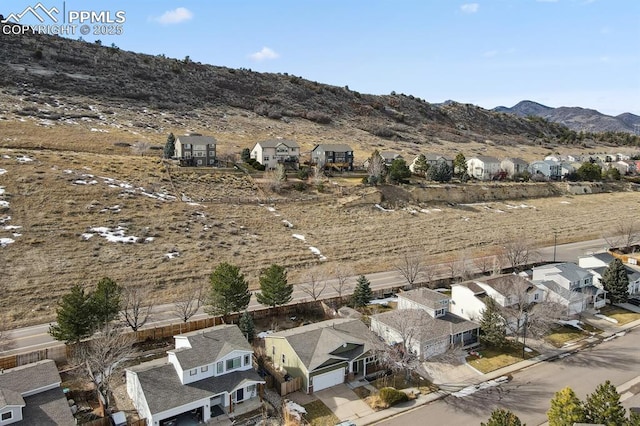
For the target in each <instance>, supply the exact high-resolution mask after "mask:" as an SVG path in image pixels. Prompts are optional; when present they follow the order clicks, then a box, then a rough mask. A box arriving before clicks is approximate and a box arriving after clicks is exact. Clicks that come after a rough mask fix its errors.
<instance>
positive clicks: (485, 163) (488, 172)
mask: <svg viewBox="0 0 640 426" xmlns="http://www.w3.org/2000/svg"><path fill="white" fill-rule="evenodd" d="M467 173H468V174H469V176H471V177H472V178H476V179H479V180H491V179H493V178H494V176H496V175H498V174H499V173H500V160H498V159H497V158H495V157H489V156H486V155H478V156H476V157H472V158H470V159H468V160H467Z"/></svg>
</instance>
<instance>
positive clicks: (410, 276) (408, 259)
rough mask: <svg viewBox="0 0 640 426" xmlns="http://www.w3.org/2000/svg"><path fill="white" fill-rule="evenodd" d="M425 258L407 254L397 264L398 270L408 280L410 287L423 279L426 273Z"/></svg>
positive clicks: (415, 254) (416, 254)
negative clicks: (423, 259)
mask: <svg viewBox="0 0 640 426" xmlns="http://www.w3.org/2000/svg"><path fill="white" fill-rule="evenodd" d="M422 258H423V256H422V255H420V254H418V253H405V254H404V255H403V256H402V257H401V258H400V260H398V261H397V262H396V264H395V267H396V269H397V270H398V272H400V274H401V275H402V276H403V277H404V279H405V280H407V283H408V284H409V287H411V288H413V285H414V284H415V283H416V282H417V281H419V280H420V279H421V278H422V275H423V273H424V269H425V266H424V263H423V261H422Z"/></svg>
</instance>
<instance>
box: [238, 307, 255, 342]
mask: <svg viewBox="0 0 640 426" xmlns="http://www.w3.org/2000/svg"><path fill="white" fill-rule="evenodd" d="M238 327H240V331H242V334H244V336H245V337H246V338H247V340H248V341H249V343H251V342H253V339H254V338H255V337H256V326H255V324H254V323H253V316H252V315H251V314H249V312H248V311H244V313H243V314H242V316H241V317H240V321H239V323H238Z"/></svg>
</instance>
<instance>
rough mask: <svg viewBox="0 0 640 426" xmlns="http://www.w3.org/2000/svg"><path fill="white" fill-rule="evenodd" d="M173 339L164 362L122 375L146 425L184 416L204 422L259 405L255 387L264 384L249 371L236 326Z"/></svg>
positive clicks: (248, 349)
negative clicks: (173, 344)
mask: <svg viewBox="0 0 640 426" xmlns="http://www.w3.org/2000/svg"><path fill="white" fill-rule="evenodd" d="M174 339H175V349H174V350H170V351H167V354H168V358H167V359H162V360H158V361H151V362H147V363H143V364H140V365H138V366H135V367H132V368H130V369H127V371H126V378H127V393H128V394H129V397H130V398H131V399H132V401H133V404H134V406H135V407H136V410H138V414H139V415H140V417H141V418H146V419H147V425H149V426H161V425H164V424H166V422H167V421H169V422H170V421H172V420H174V419H176V420H177V419H181V418H185V417H186V418H189V419H190V421H196V422H198V421H203V422H207V421H208V420H210V419H212V418H215V417H218V416H224V415H226V414H231V413H234V414H239V413H242V412H246V411H250V410H252V409H257V408H258V407H259V403H258V399H257V397H258V385H259V384H263V383H264V380H262V378H261V377H260V376H259V375H258V374H257V373H256V372H255V370H254V369H253V365H252V356H253V349H252V348H251V345H249V343H248V342H247V340H246V339H245V337H244V336H243V335H242V332H241V331H240V329H239V328H238V327H237V326H236V325H220V326H216V327H211V328H208V329H204V330H199V331H194V332H191V333H186V334H181V335H178V336H175V337H174ZM240 403H243V404H242V405H241V406H238V405H237V404H240Z"/></svg>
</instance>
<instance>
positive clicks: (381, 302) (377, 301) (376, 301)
mask: <svg viewBox="0 0 640 426" xmlns="http://www.w3.org/2000/svg"><path fill="white" fill-rule="evenodd" d="M397 301H398V297H397V296H392V297H386V298H384V299H373V300H371V301H369V304H370V305H383V306H386V305H388V304H389V302H397Z"/></svg>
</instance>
